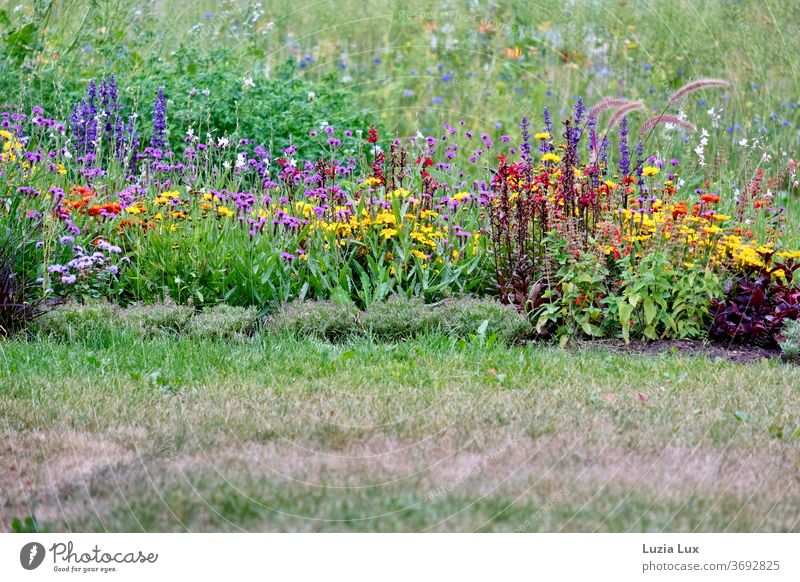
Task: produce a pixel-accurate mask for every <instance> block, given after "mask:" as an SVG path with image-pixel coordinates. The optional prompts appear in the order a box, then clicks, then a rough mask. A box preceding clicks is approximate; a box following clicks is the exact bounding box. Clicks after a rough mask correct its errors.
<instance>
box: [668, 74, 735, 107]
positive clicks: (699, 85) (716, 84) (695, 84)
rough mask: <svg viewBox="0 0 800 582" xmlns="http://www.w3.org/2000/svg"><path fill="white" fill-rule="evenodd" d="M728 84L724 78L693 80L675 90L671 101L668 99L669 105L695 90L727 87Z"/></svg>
mask: <svg viewBox="0 0 800 582" xmlns="http://www.w3.org/2000/svg"><path fill="white" fill-rule="evenodd" d="M728 85H729V83H728V82H727V81H724V80H722V79H698V80H697V81H692V82H691V83H689V84H688V85H684V86H683V87H681V88H680V89H678V90H677V91H675V93H673V94H672V95H671V96H670V98H669V101H667V107H671V106H673V105H675V103H677V102H678V101H680V100H681V99H683V98H684V97H686V96H687V95H688V94H690V93H694V92H695V91H700V90H702V89H713V88H721V87H727V86H728Z"/></svg>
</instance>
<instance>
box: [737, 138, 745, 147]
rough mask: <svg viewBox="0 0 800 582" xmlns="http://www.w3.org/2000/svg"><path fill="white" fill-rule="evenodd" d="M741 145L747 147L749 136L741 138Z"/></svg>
mask: <svg viewBox="0 0 800 582" xmlns="http://www.w3.org/2000/svg"><path fill="white" fill-rule="evenodd" d="M739 145H740V146H742V147H743V148H746V147H747V138H746V137H743V138H742V139H740V140H739Z"/></svg>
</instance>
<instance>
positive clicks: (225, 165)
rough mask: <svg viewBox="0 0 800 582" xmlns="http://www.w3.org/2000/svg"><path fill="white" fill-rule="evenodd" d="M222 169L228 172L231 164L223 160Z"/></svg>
mask: <svg viewBox="0 0 800 582" xmlns="http://www.w3.org/2000/svg"><path fill="white" fill-rule="evenodd" d="M222 167H223V168H225V169H226V170H230V169H231V163H230V162H229V161H228V160H225V161H224V162H222Z"/></svg>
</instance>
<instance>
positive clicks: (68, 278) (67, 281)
mask: <svg viewBox="0 0 800 582" xmlns="http://www.w3.org/2000/svg"><path fill="white" fill-rule="evenodd" d="M76 280H77V277H76V276H75V275H62V276H61V282H62V283H64V285H72V284H73V283H74V282H75V281H76Z"/></svg>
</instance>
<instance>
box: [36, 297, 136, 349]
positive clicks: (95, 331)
mask: <svg viewBox="0 0 800 582" xmlns="http://www.w3.org/2000/svg"><path fill="white" fill-rule="evenodd" d="M120 311H121V309H120V308H119V307H118V306H116V305H114V304H113V303H109V302H107V301H97V302H92V303H87V304H82V303H77V302H74V301H71V302H69V303H66V304H64V305H62V306H60V307H58V308H57V309H53V310H51V311H49V312H48V313H46V314H45V315H44V316H42V317H41V318H40V319H39V321H38V322H37V327H38V329H39V332H40V333H41V334H43V335H46V336H50V337H53V338H56V339H59V340H62V341H80V340H82V339H85V338H89V337H92V336H95V335H97V336H100V335H108V334H112V333H114V332H115V331H120V330H121V329H124V324H123V323H122V320H121V318H120Z"/></svg>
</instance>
